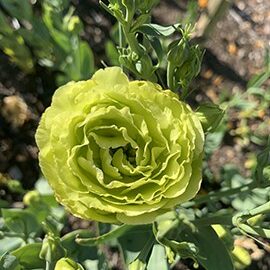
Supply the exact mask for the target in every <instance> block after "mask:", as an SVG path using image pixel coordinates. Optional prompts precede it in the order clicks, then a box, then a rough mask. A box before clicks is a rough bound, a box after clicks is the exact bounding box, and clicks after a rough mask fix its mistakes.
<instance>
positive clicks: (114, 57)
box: [105, 40, 119, 66]
mask: <svg viewBox="0 0 270 270" xmlns="http://www.w3.org/2000/svg"><path fill="white" fill-rule="evenodd" d="M105 52H106V56H107V58H108V61H109V63H110V64H111V65H112V66H119V53H118V51H117V49H116V47H115V45H114V43H113V42H112V41H111V40H108V41H107V42H106V43H105Z"/></svg>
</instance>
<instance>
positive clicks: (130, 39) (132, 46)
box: [122, 25, 144, 57]
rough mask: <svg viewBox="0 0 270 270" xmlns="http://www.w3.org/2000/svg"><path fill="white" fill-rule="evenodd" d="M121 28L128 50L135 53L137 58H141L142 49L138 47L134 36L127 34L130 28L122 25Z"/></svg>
mask: <svg viewBox="0 0 270 270" xmlns="http://www.w3.org/2000/svg"><path fill="white" fill-rule="evenodd" d="M122 28H123V32H124V35H125V38H126V40H127V43H128V45H129V47H130V49H131V50H132V51H133V52H135V53H136V54H137V55H138V56H139V57H140V56H142V54H143V53H144V52H143V49H142V48H141V47H140V45H139V43H138V41H137V39H136V37H135V34H134V33H130V32H129V28H130V27H129V26H128V25H122Z"/></svg>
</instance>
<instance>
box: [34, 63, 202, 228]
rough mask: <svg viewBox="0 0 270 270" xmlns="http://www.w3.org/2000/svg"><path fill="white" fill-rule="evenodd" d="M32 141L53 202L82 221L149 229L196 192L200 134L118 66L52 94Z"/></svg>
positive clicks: (169, 97)
mask: <svg viewBox="0 0 270 270" xmlns="http://www.w3.org/2000/svg"><path fill="white" fill-rule="evenodd" d="M36 141H37V145H38V147H39V150H40V153H39V160H40V166H41V169H42V172H43V173H44V175H45V177H46V178H47V179H48V181H49V183H50V185H51V187H52V188H53V190H54V191H55V195H56V198H57V199H58V201H59V202H60V203H61V204H63V205H64V206H65V207H66V208H67V209H68V210H69V211H70V212H71V213H73V214H74V215H76V216H78V217H81V218H85V219H94V220H97V221H101V222H105V223H126V224H142V223H150V222H152V221H153V220H154V219H155V217H156V216H157V215H159V214H162V213H164V212H165V211H168V210H169V209H171V208H172V207H174V206H175V205H177V204H181V203H183V202H185V201H187V200H189V199H191V198H193V197H194V196H195V194H196V193H197V192H198V190H199V187H200V183H201V167H202V152H203V144H204V134H203V130H202V126H201V123H200V121H199V120H198V118H197V116H196V115H195V113H194V112H193V111H192V110H191V109H190V107H189V106H188V105H187V104H185V103H183V102H181V101H179V99H178V97H177V96H176V95H175V94H173V93H172V92H171V91H169V90H165V91H163V90H162V89H161V87H160V86H159V85H157V84H153V83H151V82H147V81H132V82H129V80H128V78H127V77H126V75H125V74H124V73H123V72H122V70H121V69H120V68H118V67H112V68H106V69H104V70H103V69H102V70H99V71H97V72H96V73H95V74H94V76H93V77H92V79H91V80H88V81H81V82H71V83H68V84H67V85H64V86H62V87H60V88H59V89H58V90H56V92H55V94H54V96H53V100H52V105H51V106H50V107H49V108H48V109H47V110H46V111H45V113H44V114H43V116H42V118H41V121H40V124H39V127H38V130H37V133H36Z"/></svg>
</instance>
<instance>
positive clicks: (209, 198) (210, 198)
mask: <svg viewBox="0 0 270 270" xmlns="http://www.w3.org/2000/svg"><path fill="white" fill-rule="evenodd" d="M254 188H258V186H257V183H256V182H252V183H250V184H247V185H244V186H241V187H237V188H232V189H229V190H224V191H218V192H215V193H212V192H211V193H209V194H207V195H203V196H199V197H198V198H196V199H194V200H193V201H190V202H187V203H185V204H183V205H182V206H184V207H191V206H195V205H198V204H202V203H207V202H215V201H218V200H220V199H221V198H223V197H229V196H233V195H235V194H239V193H246V192H249V191H251V190H252V189H254Z"/></svg>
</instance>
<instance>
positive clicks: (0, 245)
mask: <svg viewBox="0 0 270 270" xmlns="http://www.w3.org/2000/svg"><path fill="white" fill-rule="evenodd" d="M24 243H25V242H24V240H23V239H22V238H20V237H4V238H2V239H0V256H1V255H3V254H4V253H6V252H8V251H12V250H15V249H16V248H19V247H21V246H22V245H23V244H24Z"/></svg>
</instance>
